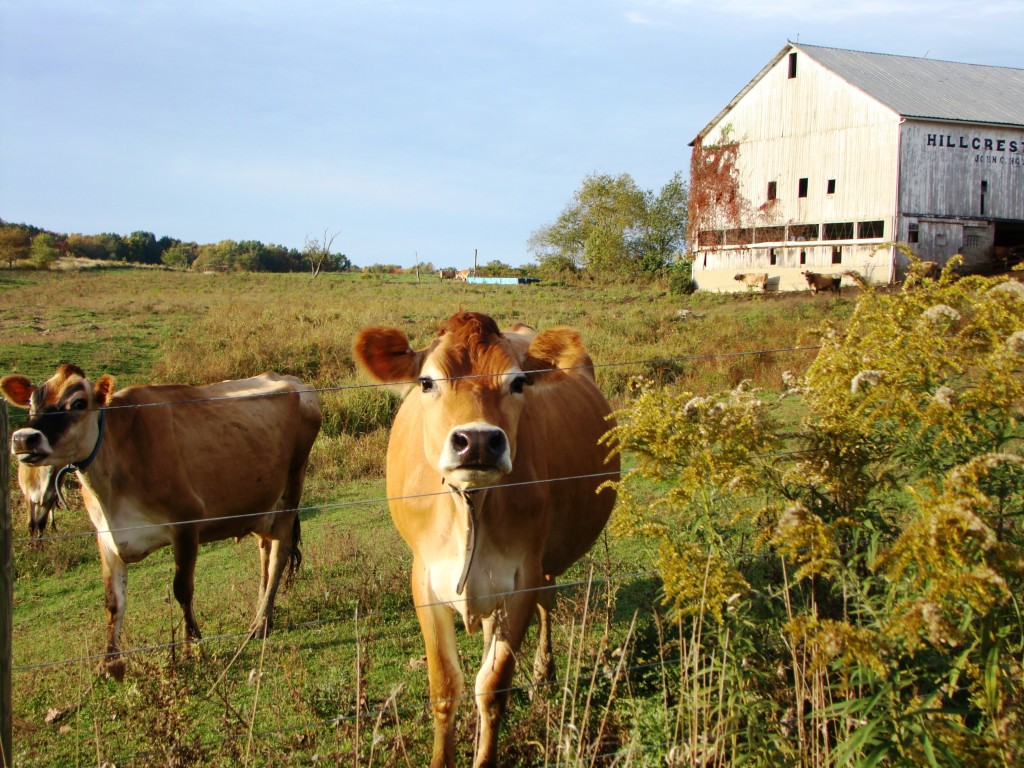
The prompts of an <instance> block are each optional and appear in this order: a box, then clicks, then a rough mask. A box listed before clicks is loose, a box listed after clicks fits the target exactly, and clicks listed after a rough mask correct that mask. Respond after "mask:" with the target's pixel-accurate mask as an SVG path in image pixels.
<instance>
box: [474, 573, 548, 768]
mask: <svg viewBox="0 0 1024 768" xmlns="http://www.w3.org/2000/svg"><path fill="white" fill-rule="evenodd" d="M536 604H537V597H536V594H535V593H532V592H519V593H517V594H515V595H513V596H511V597H509V598H508V599H506V601H505V607H504V608H503V609H500V610H499V611H497V612H495V614H494V617H493V618H494V626H493V633H494V634H493V636H492V638H491V642H490V646H489V647H488V648H487V655H486V656H485V657H484V661H483V664H482V665H481V666H480V672H479V673H478V674H477V676H476V706H477V711H478V712H479V714H480V741H479V744H478V746H477V753H476V759H475V760H474V762H473V765H474V768H484V767H485V766H495V765H497V759H498V728H499V726H500V725H501V718H502V716H503V715H504V714H505V705H506V703H507V702H508V693H509V690H508V689H509V686H510V685H511V684H512V676H513V675H514V674H515V671H516V653H517V652H518V651H519V646H520V645H521V644H522V642H523V636H524V635H525V634H526V628H527V626H529V624H530V619H531V618H532V617H533V609H534V606H535V605H536Z"/></svg>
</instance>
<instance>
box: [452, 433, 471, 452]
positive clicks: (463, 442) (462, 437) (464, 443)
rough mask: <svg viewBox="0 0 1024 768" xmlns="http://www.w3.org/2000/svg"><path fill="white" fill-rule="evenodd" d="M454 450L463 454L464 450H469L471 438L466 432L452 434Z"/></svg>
mask: <svg viewBox="0 0 1024 768" xmlns="http://www.w3.org/2000/svg"><path fill="white" fill-rule="evenodd" d="M452 448H453V449H454V450H455V452H456V453H462V452H463V451H464V450H466V449H467V448H469V438H468V437H467V436H466V434H465V433H464V432H455V433H453V434H452Z"/></svg>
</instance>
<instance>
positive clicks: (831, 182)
mask: <svg viewBox="0 0 1024 768" xmlns="http://www.w3.org/2000/svg"><path fill="white" fill-rule="evenodd" d="M825 191H826V192H827V193H828V194H830V195H834V194H835V193H836V180H835V179H829V180H828V187H827V189H826V190H825Z"/></svg>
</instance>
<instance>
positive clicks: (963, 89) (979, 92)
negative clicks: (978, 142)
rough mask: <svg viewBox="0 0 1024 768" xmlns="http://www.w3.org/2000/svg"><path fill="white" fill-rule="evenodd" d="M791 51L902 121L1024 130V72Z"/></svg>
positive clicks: (806, 48) (836, 51)
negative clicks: (814, 63)
mask: <svg viewBox="0 0 1024 768" xmlns="http://www.w3.org/2000/svg"><path fill="white" fill-rule="evenodd" d="M793 47H794V48H795V49H797V50H798V51H801V52H803V53H805V54H806V55H808V56H810V57H811V58H812V59H814V60H815V61H817V62H818V63H819V64H821V65H822V66H823V67H826V68H827V69H830V70H832V72H834V73H835V74H837V75H838V76H839V77H841V78H843V79H844V80H846V81H847V82H848V83H850V85H852V86H854V87H856V88H859V89H860V90H862V91H864V93H866V94H868V95H869V96H871V97H873V98H875V99H877V100H878V101H880V102H881V103H882V104H885V105H886V106H887V107H889V108H890V109H892V110H893V111H894V112H897V113H899V114H900V115H902V116H904V117H914V118H921V119H934V120H955V121H958V122H969V123H999V124H1001V125H1022V126H1024V69H1013V68H1011V67H989V66H984V65H981V64H961V63H959V62H956V61H940V60H938V59H921V58H915V57H913V56H894V55H892V54H888V53H864V52H861V51H845V50H842V49H840V48H824V47H820V46H816V45H802V44H800V43H794V44H793Z"/></svg>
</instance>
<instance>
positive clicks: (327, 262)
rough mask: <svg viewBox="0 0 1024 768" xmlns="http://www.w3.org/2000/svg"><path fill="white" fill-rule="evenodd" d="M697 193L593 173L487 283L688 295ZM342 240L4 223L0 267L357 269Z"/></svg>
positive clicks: (424, 265)
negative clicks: (585, 282) (582, 285)
mask: <svg viewBox="0 0 1024 768" xmlns="http://www.w3.org/2000/svg"><path fill="white" fill-rule="evenodd" d="M688 199H689V188H688V185H687V183H686V181H685V178H684V174H683V172H682V171H677V172H676V173H675V174H674V175H673V176H672V178H671V179H670V180H669V181H668V182H667V183H666V184H665V185H664V186H663V187H662V188H661V190H660V191H658V192H657V193H655V192H654V191H653V190H644V189H642V188H641V187H640V186H639V185H638V184H637V183H636V181H635V180H634V179H633V177H632V176H630V175H629V174H628V173H621V174H619V175H617V176H613V175H609V174H598V173H593V174H591V175H589V176H587V177H586V178H584V179H583V182H582V184H581V185H580V188H579V189H578V190H576V192H575V193H574V194H573V198H572V200H571V201H570V202H569V203H568V204H567V205H566V206H565V208H564V209H563V210H562V212H561V213H560V214H559V215H558V217H557V218H556V219H555V220H554V221H553V222H551V223H550V224H546V225H544V226H542V227H540V228H539V229H537V230H536V231H534V232H533V233H532V234H531V235H530V237H529V240H528V241H527V244H526V245H527V248H528V250H529V251H530V252H531V253H532V254H533V255H534V256H535V257H536V259H537V261H536V262H535V263H532V264H527V265H525V266H522V267H512V266H509V265H508V264H505V263H503V262H501V261H498V260H492V261H489V262H487V263H486V264H484V265H480V266H478V267H477V274H479V275H489V276H520V277H540V278H543V279H547V280H559V279H565V278H567V277H573V276H581V275H584V276H589V277H601V278H612V279H619V278H627V279H634V278H641V277H663V276H666V275H667V276H668V277H669V278H670V281H671V282H672V284H673V290H675V289H676V286H675V283H676V282H679V283H680V286H681V287H683V289H685V287H686V286H689V285H690V271H689V261H688V260H687V259H686V258H685V257H684V256H685V253H686V248H687V239H686V229H687V214H688ZM336 237H337V233H335V234H330V233H329V232H328V231H327V230H324V232H323V235H322V236H320V237H309V236H307V238H306V241H305V245H304V247H303V249H302V250H298V249H296V248H287V247H285V246H283V245H275V244H273V243H270V244H267V243H262V242H260V241H259V240H241V241H236V240H221V241H220V242H217V243H208V244H205V245H200V244H198V243H195V242H186V241H182V240H178V239H175V238H172V237H161V238H157V237H156V236H155V235H154V234H153V233H152V232H145V231H136V232H132V233H131V234H129V235H127V236H121V235H118V234H113V233H109V232H108V233H103V234H99V235H81V234H70V235H68V234H60V233H56V232H49V231H47V230H43V229H40V228H38V227H33V226H30V225H26V224H11V223H5V222H3V221H2V220H0V263H4V264H6V266H7V267H8V268H12V267H14V266H15V264H27V265H29V266H33V267H36V268H40V269H45V268H47V267H49V265H50V264H52V263H53V262H54V261H56V260H57V259H59V258H61V257H64V256H70V257H77V258H84V259H94V260H97V261H107V262H117V263H124V264H147V265H154V266H164V267H168V268H172V269H192V270H197V271H203V272H238V271H244V272H302V271H305V270H309V271H310V272H311V274H312V276H313V277H315V276H316V275H317V274H319V273H320V272H342V271H350V270H357V269H359V268H357V267H355V265H354V264H353V263H352V261H351V260H350V259H349V258H348V257H347V256H346V255H345V254H343V253H339V252H337V251H336V250H335V249H334V241H335V239H336ZM361 271H363V272H369V273H372V274H396V273H409V272H414V271H416V272H420V273H422V272H433V271H434V265H433V264H432V263H431V262H420V263H418V264H417V265H415V266H414V267H412V268H405V267H400V266H398V265H394V264H373V265H370V266H368V267H365V268H363V269H362V270H361Z"/></svg>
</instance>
